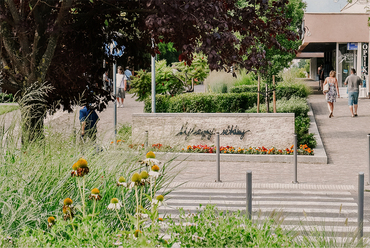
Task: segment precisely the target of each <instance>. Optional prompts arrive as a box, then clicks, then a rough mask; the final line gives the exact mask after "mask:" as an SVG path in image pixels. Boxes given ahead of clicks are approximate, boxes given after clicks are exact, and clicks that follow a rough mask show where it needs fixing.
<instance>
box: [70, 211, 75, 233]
mask: <svg viewBox="0 0 370 248" xmlns="http://www.w3.org/2000/svg"><path fill="white" fill-rule="evenodd" d="M68 212H69V218H70V219H71V225H72V229H73V232H76V229H75V226H74V225H73V219H72V211H71V209H69V211H68Z"/></svg>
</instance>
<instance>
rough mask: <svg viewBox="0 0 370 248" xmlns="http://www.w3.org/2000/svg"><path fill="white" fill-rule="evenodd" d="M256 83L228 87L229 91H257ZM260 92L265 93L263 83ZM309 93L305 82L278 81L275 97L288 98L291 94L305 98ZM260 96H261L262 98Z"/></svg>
mask: <svg viewBox="0 0 370 248" xmlns="http://www.w3.org/2000/svg"><path fill="white" fill-rule="evenodd" d="M257 91H258V88H257V85H239V86H234V87H232V88H230V92H231V93H242V92H255V93H256V92H257ZM260 91H261V93H262V94H263V96H264V94H265V85H264V84H262V85H261V88H260ZM309 94H310V89H309V88H308V87H307V86H306V85H305V84H300V83H297V84H288V83H279V84H278V85H277V86H276V99H281V98H283V97H285V98H287V99H290V98H292V97H293V96H295V97H301V98H306V97H307V96H308V95H309ZM263 96H262V98H264V97H263Z"/></svg>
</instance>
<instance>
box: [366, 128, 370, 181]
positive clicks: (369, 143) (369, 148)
mask: <svg viewBox="0 0 370 248" xmlns="http://www.w3.org/2000/svg"><path fill="white" fill-rule="evenodd" d="M367 151H368V152H367V162H368V166H369V181H368V182H367V184H370V134H368V135H367Z"/></svg>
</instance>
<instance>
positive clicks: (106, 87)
mask: <svg viewBox="0 0 370 248" xmlns="http://www.w3.org/2000/svg"><path fill="white" fill-rule="evenodd" d="M103 85H104V90H107V91H110V88H111V85H110V79H109V77H108V70H107V71H105V72H104V74H103Z"/></svg>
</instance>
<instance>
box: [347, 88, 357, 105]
mask: <svg viewBox="0 0 370 248" xmlns="http://www.w3.org/2000/svg"><path fill="white" fill-rule="evenodd" d="M357 102H358V92H356V91H353V92H348V106H352V105H357Z"/></svg>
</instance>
